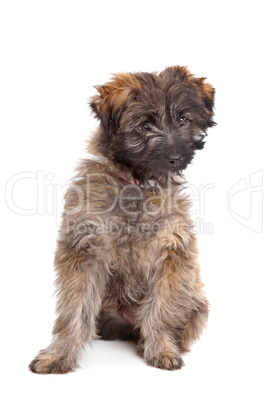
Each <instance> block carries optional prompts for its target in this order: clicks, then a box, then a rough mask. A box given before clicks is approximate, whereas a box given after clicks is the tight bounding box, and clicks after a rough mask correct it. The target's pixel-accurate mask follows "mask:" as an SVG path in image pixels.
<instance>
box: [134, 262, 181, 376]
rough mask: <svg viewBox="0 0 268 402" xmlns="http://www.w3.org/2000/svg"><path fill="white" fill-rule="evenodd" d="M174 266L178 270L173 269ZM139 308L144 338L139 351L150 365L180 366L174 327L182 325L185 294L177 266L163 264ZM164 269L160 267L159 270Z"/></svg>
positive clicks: (141, 330) (169, 367) (174, 368)
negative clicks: (180, 286) (180, 289)
mask: <svg viewBox="0 0 268 402" xmlns="http://www.w3.org/2000/svg"><path fill="white" fill-rule="evenodd" d="M172 268H174V271H172ZM161 271H162V272H163V275H162V273H160V274H159V275H156V276H157V277H156V276H155V278H153V280H152V281H151V284H150V287H149V288H150V292H149V294H148V295H147V296H146V298H145V299H144V300H143V302H142V304H141V306H140V307H139V309H138V312H137V319H138V322H139V326H140V333H141V339H140V341H139V344H138V351H139V352H140V353H141V354H142V355H143V357H144V359H145V361H146V362H147V364H149V365H150V366H154V367H158V368H162V369H166V370H176V369H180V368H181V367H182V366H183V360H182V358H181V357H180V350H179V346H178V342H176V337H174V331H175V330H176V327H178V326H180V321H182V320H183V318H184V317H183V314H182V316H181V313H180V312H181V309H182V307H183V306H182V304H183V303H181V295H180V291H179V283H178V282H179V281H178V277H177V273H176V270H175V267H171V268H170V267H167V266H163V267H162V268H161ZM159 272H160V271H159Z"/></svg>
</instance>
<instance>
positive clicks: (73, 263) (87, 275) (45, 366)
mask: <svg viewBox="0 0 268 402" xmlns="http://www.w3.org/2000/svg"><path fill="white" fill-rule="evenodd" d="M56 271H57V273H58V277H57V287H58V297H59V299H58V305H57V313H58V318H57V320H56V322H55V326H54V331H53V335H54V340H53V342H52V344H51V345H50V346H49V347H48V348H47V349H44V350H41V351H40V353H39V354H38V356H37V357H36V358H35V359H34V360H33V361H32V362H31V364H30V366H29V368H30V369H31V370H32V371H33V372H35V373H40V374H49V373H67V372H69V371H72V370H73V369H74V368H75V367H77V359H78V357H79V354H80V352H81V350H82V347H83V346H84V344H85V343H86V342H88V341H89V342H91V341H92V340H94V339H95V338H96V337H97V335H96V318H97V316H98V314H99V311H100V307H101V302H102V297H103V293H104V288H105V282H106V274H105V270H104V269H102V266H100V264H98V263H97V262H96V261H92V258H91V259H89V260H88V261H86V260H85V257H84V256H83V261H81V259H79V257H78V256H76V255H75V253H73V255H72V256H71V257H70V256H69V257H68V258H67V257H66V256H65V255H64V254H63V253H61V254H60V253H58V256H57V255H56Z"/></svg>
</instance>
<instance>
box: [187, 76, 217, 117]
mask: <svg viewBox="0 0 268 402" xmlns="http://www.w3.org/2000/svg"><path fill="white" fill-rule="evenodd" d="M205 81H206V78H205V77H202V78H194V77H192V78H191V82H192V83H193V85H194V86H195V87H196V89H197V91H198V93H199V96H200V97H201V98H202V100H203V102H204V104H205V107H206V108H207V109H208V110H209V111H210V112H211V113H213V108H214V96H215V89H214V88H213V86H212V85H211V84H209V83H208V82H205Z"/></svg>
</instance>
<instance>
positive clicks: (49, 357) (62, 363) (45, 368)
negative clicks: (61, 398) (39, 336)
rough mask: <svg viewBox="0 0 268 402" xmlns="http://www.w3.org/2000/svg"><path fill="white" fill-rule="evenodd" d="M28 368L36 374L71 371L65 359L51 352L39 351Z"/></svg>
mask: <svg viewBox="0 0 268 402" xmlns="http://www.w3.org/2000/svg"><path fill="white" fill-rule="evenodd" d="M29 369H30V370H31V371H32V372H33V373H37V374H66V373H69V372H70V371H73V368H72V367H70V365H69V364H68V363H67V361H66V359H64V358H62V357H59V356H58V355H56V354H52V353H40V354H39V355H38V356H37V357H36V358H35V359H34V360H33V361H32V362H31V363H30V364H29Z"/></svg>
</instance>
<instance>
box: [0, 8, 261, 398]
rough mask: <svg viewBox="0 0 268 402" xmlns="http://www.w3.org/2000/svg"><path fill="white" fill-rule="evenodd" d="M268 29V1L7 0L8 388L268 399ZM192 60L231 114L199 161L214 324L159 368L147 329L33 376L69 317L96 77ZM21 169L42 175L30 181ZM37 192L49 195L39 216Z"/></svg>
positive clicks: (193, 171) (63, 394)
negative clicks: (68, 198) (69, 274)
mask: <svg viewBox="0 0 268 402" xmlns="http://www.w3.org/2000/svg"><path fill="white" fill-rule="evenodd" d="M266 27H267V9H266V5H265V2H264V1H259V0H255V1H247V0H244V1H236V0H233V1H227V0H225V1H221V2H219V1H215V0H214V1H207V0H204V1H190V0H189V1H185V0H184V1H169V0H165V1H162V2H157V1H145V0H144V1H139V0H136V1H132V2H128V1H99V2H97V1H90V0H88V1H79V0H77V1H58V0H54V1H49V0H47V1H28V0H24V1H12V0H8V1H2V2H1V9H0V30H1V32H0V38H1V54H0V56H1V65H0V68H1V74H0V80H1V87H0V88H1V93H0V97H1V98H0V102H1V104H0V111H1V112H0V113H1V120H0V124H1V157H0V162H1V169H0V173H1V209H0V210H1V239H2V240H1V242H2V244H3V245H2V247H1V285H0V286H1V291H0V294H1V338H2V340H1V372H2V374H1V383H2V386H1V393H3V397H2V400H5V401H14V400H27V401H29V402H32V401H48V400H49V401H52V402H54V401H59V400H66V401H72V400H77V401H87V400H90V401H105V400H107V399H108V398H109V400H111V401H125V400H129V401H134V400H135V401H139V400H141V401H146V400H156V401H162V400H171V399H172V400H178V401H197V400H199V401H206V402H210V401H213V402H214V401H226V400H228V401H241V400H256V401H258V402H262V401H267V400H268V392H267V385H265V382H266V384H267V374H268V373H267V358H268V356H267V339H268V333H267V332H268V331H267V257H266V256H267V252H266V249H267V222H265V221H264V219H265V216H266V215H265V211H263V206H264V205H265V204H266V203H267V199H266V198H267V193H266V190H267V188H265V181H266V180H267V149H266V148H267V136H268V128H267V90H268V86H267V70H268V62H267V34H268V32H267V28H266ZM176 64H180V65H188V66H189V67H190V69H191V71H192V72H193V73H195V74H196V75H197V76H202V75H205V76H207V77H208V80H209V81H210V82H211V83H212V84H213V85H214V86H215V88H216V91H217V93H216V117H215V119H216V121H217V123H218V126H217V127H216V128H214V129H211V130H210V132H209V135H208V138H207V144H206V147H205V149H204V150H203V151H201V152H200V153H199V154H198V155H197V156H196V159H195V161H194V163H193V165H192V166H190V167H189V168H188V170H187V171H186V177H187V178H188V179H189V181H190V183H191V188H192V189H193V195H194V197H195V203H194V210H193V214H195V215H194V217H195V218H196V221H197V223H198V224H200V230H199V231H198V236H199V240H200V260H201V264H202V277H203V280H204V282H205V283H206V292H207V294H208V297H209V299H210V302H211V313H210V319H209V325H208V329H207V330H206V332H205V334H204V335H203V337H202V339H201V340H200V341H199V342H198V343H196V345H194V347H193V348H192V352H191V353H190V354H188V355H186V356H185V357H184V360H185V363H186V366H185V367H184V368H183V369H182V370H181V371H176V372H165V371H162V370H159V369H154V368H151V367H148V366H146V365H145V363H144V362H143V361H142V359H141V358H140V357H138V356H137V355H136V352H135V348H134V345H133V344H132V343H128V342H127V343H123V342H106V343H105V342H102V341H98V342H95V343H94V345H93V348H90V347H88V348H87V350H86V353H84V354H83V356H82V358H81V361H80V364H81V367H82V368H81V369H79V370H78V371H77V372H75V373H71V374H68V375H65V376H59V375H51V376H38V375H35V374H32V373H30V372H29V371H28V369H27V365H28V363H29V362H30V361H31V360H32V359H33V358H34V357H35V355H36V353H37V352H38V350H39V349H41V348H44V347H46V346H47V345H48V344H49V341H50V339H51V329H52V325H53V321H54V318H55V317H54V307H55V300H54V299H53V297H52V295H53V292H54V287H53V280H54V272H53V258H54V250H55V245H56V236H57V230H58V227H57V225H58V223H59V221H58V219H59V216H60V213H61V210H62V200H61V196H62V192H63V189H64V188H63V186H64V185H65V184H66V183H67V182H68V180H69V179H70V177H71V175H72V171H73V168H74V166H75V165H76V163H77V161H78V159H79V158H80V157H82V156H83V155H84V148H85V142H84V141H85V139H86V138H87V137H88V136H89V134H90V132H91V130H92V129H93V128H94V127H95V126H96V122H95V121H94V119H93V117H92V116H91V115H90V112H89V110H88V105H87V102H88V97H89V96H91V95H93V94H94V88H93V85H97V84H102V83H104V82H106V81H107V80H108V79H109V77H110V73H114V72H120V71H137V70H141V71H154V70H162V69H164V68H165V67H167V66H169V65H176ZM21 172H22V173H23V172H27V173H23V175H24V176H26V177H28V178H25V179H21V180H19V181H17V182H16V183H15V182H14V180H15V179H14V177H13V176H14V175H18V174H19V173H21ZM37 172H39V173H38V178H39V187H38V189H37V185H36V180H35V177H36V175H37ZM255 172H257V173H256V174H254V173H255ZM250 175H251V177H250ZM12 177H13V179H12ZM16 177H17V178H22V177H23V176H16ZM30 177H32V178H30ZM42 178H43V179H42ZM10 180H11V181H10ZM12 180H13V182H12ZM42 180H43V181H42ZM250 180H251V181H250ZM10 183H11V184H12V183H15V184H14V185H13V187H12V186H11V184H10ZM6 185H8V186H7V192H8V194H7V202H8V204H9V205H8V206H7V204H6V201H5V199H4V192H5V186H6ZM202 186H209V187H206V188H207V189H208V188H209V189H208V191H207V192H206V193H205V196H202ZM233 186H234V187H233ZM246 186H247V187H246ZM10 189H12V191H13V202H11V201H10V191H11V190H10ZM239 190H242V191H240V192H239ZM37 194H38V209H37V210H36V212H35V213H34V214H32V215H28V216H27V215H25V214H26V212H25V209H32V208H37ZM15 205H17V209H16V206H15ZM22 209H23V211H22ZM19 211H22V212H21V213H18V212H19ZM30 212H31V211H29V213H30ZM204 225H205V226H204ZM206 225H208V226H206ZM204 227H206V228H208V227H209V228H210V229H211V230H212V233H211V234H206V233H205V230H204ZM202 228H203V229H202Z"/></svg>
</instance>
